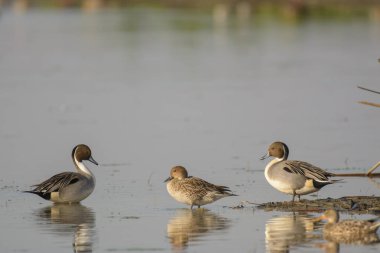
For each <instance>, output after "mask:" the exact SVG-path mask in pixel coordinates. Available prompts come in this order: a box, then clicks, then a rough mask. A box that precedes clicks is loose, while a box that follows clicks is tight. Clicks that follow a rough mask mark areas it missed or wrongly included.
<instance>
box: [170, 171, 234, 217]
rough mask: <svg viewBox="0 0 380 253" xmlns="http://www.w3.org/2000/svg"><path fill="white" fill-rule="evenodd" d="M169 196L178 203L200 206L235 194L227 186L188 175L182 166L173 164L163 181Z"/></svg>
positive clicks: (191, 207) (191, 206)
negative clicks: (168, 174)
mask: <svg viewBox="0 0 380 253" xmlns="http://www.w3.org/2000/svg"><path fill="white" fill-rule="evenodd" d="M164 182H165V183H166V188H167V191H168V193H169V195H170V196H171V197H173V198H174V199H175V200H177V201H178V202H180V203H184V204H186V205H190V209H193V206H198V208H200V207H201V206H203V205H206V204H210V203H213V202H215V201H217V200H219V199H221V198H224V197H229V196H237V195H235V194H233V193H232V192H231V190H230V189H229V188H228V187H227V186H221V185H214V184H212V183H209V182H207V181H205V180H203V179H201V178H198V177H192V176H189V175H188V173H187V170H186V169H185V168H184V167H183V166H175V167H173V168H172V169H171V171H170V176H169V177H168V178H167V179H166V180H165V181H164Z"/></svg>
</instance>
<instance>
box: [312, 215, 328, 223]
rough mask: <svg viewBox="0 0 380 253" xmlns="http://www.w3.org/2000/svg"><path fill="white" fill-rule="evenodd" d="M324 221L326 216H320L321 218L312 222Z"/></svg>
mask: <svg viewBox="0 0 380 253" xmlns="http://www.w3.org/2000/svg"><path fill="white" fill-rule="evenodd" d="M324 219H325V216H323V215H321V216H319V217H317V218H314V219H312V220H311V221H312V222H319V221H322V220H324Z"/></svg>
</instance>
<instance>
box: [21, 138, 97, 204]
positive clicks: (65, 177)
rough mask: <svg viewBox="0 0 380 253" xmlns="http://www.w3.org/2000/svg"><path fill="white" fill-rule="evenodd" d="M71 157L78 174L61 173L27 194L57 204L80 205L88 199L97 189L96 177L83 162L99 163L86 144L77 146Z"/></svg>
mask: <svg viewBox="0 0 380 253" xmlns="http://www.w3.org/2000/svg"><path fill="white" fill-rule="evenodd" d="M71 156H72V158H73V161H74V164H75V167H76V168H77V170H78V172H62V173H59V174H57V175H55V176H52V177H51V178H49V179H47V180H45V181H44V182H42V183H40V184H37V185H34V186H35V187H36V188H34V189H33V190H32V191H26V192H29V193H33V194H36V195H38V196H40V197H42V198H44V199H46V200H50V201H53V202H55V203H78V202H80V201H81V200H83V199H85V198H87V197H88V196H89V195H90V194H91V193H92V191H93V190H94V188H95V177H94V175H93V174H92V172H91V171H90V170H89V169H88V168H87V167H86V165H85V164H84V163H83V161H84V160H88V161H90V162H92V163H94V164H96V165H98V163H97V162H96V161H95V160H94V158H92V156H91V150H90V148H89V147H88V146H86V145H84V144H80V145H77V146H76V147H75V148H74V149H73V152H72V155H71Z"/></svg>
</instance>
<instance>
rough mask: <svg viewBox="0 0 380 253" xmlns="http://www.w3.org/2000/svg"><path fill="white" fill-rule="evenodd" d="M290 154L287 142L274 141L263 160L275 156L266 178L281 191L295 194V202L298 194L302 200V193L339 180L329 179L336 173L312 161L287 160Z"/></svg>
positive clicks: (267, 170) (307, 192)
mask: <svg viewBox="0 0 380 253" xmlns="http://www.w3.org/2000/svg"><path fill="white" fill-rule="evenodd" d="M288 155H289V148H288V146H286V144H285V143H282V142H274V143H272V144H271V145H270V146H269V148H268V153H267V154H266V155H264V156H263V157H262V158H261V160H264V159H266V158H268V157H270V156H272V157H274V159H273V160H272V161H270V162H269V163H268V164H267V166H266V167H265V172H264V173H265V178H266V179H267V181H268V182H269V184H270V185H272V186H273V187H274V188H276V189H277V190H279V191H280V192H283V193H286V194H290V195H293V199H292V200H293V202H294V198H295V196H296V195H298V200H300V199H301V195H305V194H309V193H312V192H316V191H319V190H320V189H321V188H322V187H323V186H326V185H328V184H332V183H334V182H336V181H338V180H329V177H332V176H335V174H333V173H330V172H327V171H325V170H323V169H321V168H318V167H316V166H314V165H312V164H310V163H306V162H302V161H294V160H287V159H288Z"/></svg>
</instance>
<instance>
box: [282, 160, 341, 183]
mask: <svg viewBox="0 0 380 253" xmlns="http://www.w3.org/2000/svg"><path fill="white" fill-rule="evenodd" d="M285 164H286V165H287V168H288V169H289V170H290V171H291V173H294V174H300V175H303V176H305V177H306V178H309V179H314V180H317V181H329V178H328V177H331V176H334V174H333V173H330V172H327V171H325V170H322V169H321V168H318V167H316V166H314V165H312V164H310V163H306V162H302V161H294V160H293V161H289V160H288V161H285Z"/></svg>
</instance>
